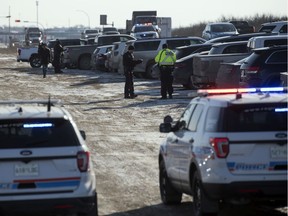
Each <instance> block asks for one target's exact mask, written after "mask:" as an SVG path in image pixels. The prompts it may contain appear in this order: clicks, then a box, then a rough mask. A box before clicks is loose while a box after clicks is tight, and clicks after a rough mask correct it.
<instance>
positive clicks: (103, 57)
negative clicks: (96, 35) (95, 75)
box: [91, 45, 113, 71]
mask: <svg viewBox="0 0 288 216" xmlns="http://www.w3.org/2000/svg"><path fill="white" fill-rule="evenodd" d="M112 46H113V45H106V46H99V47H97V48H96V49H95V51H94V52H93V54H92V57H91V67H92V69H96V70H103V71H109V68H108V67H107V66H106V61H107V53H108V52H109V51H111V49H112Z"/></svg>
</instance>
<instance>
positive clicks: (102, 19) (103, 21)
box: [100, 15, 107, 25]
mask: <svg viewBox="0 0 288 216" xmlns="http://www.w3.org/2000/svg"><path fill="white" fill-rule="evenodd" d="M100 25H107V15H100Z"/></svg>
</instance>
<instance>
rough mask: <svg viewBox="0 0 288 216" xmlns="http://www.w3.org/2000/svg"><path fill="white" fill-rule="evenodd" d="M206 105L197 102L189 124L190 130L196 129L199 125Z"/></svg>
mask: <svg viewBox="0 0 288 216" xmlns="http://www.w3.org/2000/svg"><path fill="white" fill-rule="evenodd" d="M203 108H204V106H203V105H202V104H197V105H196V107H195V109H194V111H193V114H192V116H191V119H190V122H189V124H188V130H190V131H196V130H197V126H198V123H199V119H200V117H201V114H202V111H203Z"/></svg>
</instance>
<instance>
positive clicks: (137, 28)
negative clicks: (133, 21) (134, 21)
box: [130, 25, 159, 39]
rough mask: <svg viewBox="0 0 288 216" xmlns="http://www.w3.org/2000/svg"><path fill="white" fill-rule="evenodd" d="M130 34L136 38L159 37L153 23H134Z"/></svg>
mask: <svg viewBox="0 0 288 216" xmlns="http://www.w3.org/2000/svg"><path fill="white" fill-rule="evenodd" d="M130 35H131V36H133V37H135V38H136V39H148V38H159V34H158V32H157V31H156V29H155V27H154V26H153V25H134V26H133V27H132V29H131V32H130Z"/></svg>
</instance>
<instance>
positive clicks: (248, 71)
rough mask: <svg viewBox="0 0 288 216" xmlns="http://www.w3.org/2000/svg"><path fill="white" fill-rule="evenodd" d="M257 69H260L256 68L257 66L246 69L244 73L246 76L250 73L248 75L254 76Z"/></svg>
mask: <svg viewBox="0 0 288 216" xmlns="http://www.w3.org/2000/svg"><path fill="white" fill-rule="evenodd" d="M259 68H260V67H258V66H254V67H248V68H247V69H246V70H245V73H246V74H248V73H250V74H256V73H258V71H259Z"/></svg>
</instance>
